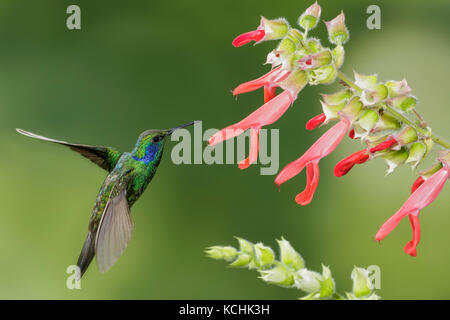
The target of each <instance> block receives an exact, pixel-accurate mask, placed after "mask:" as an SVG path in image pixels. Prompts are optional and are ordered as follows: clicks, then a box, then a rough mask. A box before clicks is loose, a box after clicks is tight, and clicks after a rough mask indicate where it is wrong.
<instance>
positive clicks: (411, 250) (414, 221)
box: [403, 214, 420, 257]
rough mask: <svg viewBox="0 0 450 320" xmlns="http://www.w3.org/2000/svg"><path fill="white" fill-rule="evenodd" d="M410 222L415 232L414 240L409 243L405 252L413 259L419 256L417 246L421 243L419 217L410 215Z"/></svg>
mask: <svg viewBox="0 0 450 320" xmlns="http://www.w3.org/2000/svg"><path fill="white" fill-rule="evenodd" d="M409 221H410V222H411V228H412V232H413V238H412V240H411V241H409V242H408V243H407V244H406V245H405V247H404V248H403V250H404V251H405V253H407V254H409V255H410V256H412V257H415V256H417V249H416V247H417V245H418V244H419V241H420V223H419V216H416V215H411V214H410V215H409Z"/></svg>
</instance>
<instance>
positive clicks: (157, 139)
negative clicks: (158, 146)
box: [152, 136, 162, 143]
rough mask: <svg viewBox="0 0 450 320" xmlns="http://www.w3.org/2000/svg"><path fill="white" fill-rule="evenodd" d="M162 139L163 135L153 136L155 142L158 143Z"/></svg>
mask: <svg viewBox="0 0 450 320" xmlns="http://www.w3.org/2000/svg"><path fill="white" fill-rule="evenodd" d="M161 139H162V137H161V136H156V137H153V139H152V141H153V142H154V143H157V142H159V141H161Z"/></svg>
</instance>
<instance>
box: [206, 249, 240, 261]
mask: <svg viewBox="0 0 450 320" xmlns="http://www.w3.org/2000/svg"><path fill="white" fill-rule="evenodd" d="M205 253H206V255H207V256H208V257H209V258H212V259H216V260H226V261H232V260H234V259H236V257H237V256H238V252H237V250H236V249H235V248H233V247H222V246H214V247H209V248H208V249H206V251H205Z"/></svg>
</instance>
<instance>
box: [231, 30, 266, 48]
mask: <svg viewBox="0 0 450 320" xmlns="http://www.w3.org/2000/svg"><path fill="white" fill-rule="evenodd" d="M265 35H266V33H265V31H264V30H254V31H249V32H246V33H243V34H240V35H238V36H237V37H236V38H234V40H233V42H232V44H233V46H235V47H236V48H237V47H241V46H243V45H245V44H247V43H249V42H251V41H256V42H259V41H261V40H262V39H263V38H264V36H265Z"/></svg>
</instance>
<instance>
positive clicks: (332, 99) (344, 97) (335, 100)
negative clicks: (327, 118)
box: [322, 89, 353, 105]
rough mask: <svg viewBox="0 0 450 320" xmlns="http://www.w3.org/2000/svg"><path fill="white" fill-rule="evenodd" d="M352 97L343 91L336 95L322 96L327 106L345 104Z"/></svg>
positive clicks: (350, 93)
mask: <svg viewBox="0 0 450 320" xmlns="http://www.w3.org/2000/svg"><path fill="white" fill-rule="evenodd" d="M352 96H353V93H352V92H351V91H350V90H348V89H344V90H341V91H339V92H336V93H331V94H322V98H323V101H324V102H325V103H326V104H328V105H338V104H341V103H345V104H347V102H348V100H349V99H350V98H351V97H352Z"/></svg>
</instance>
